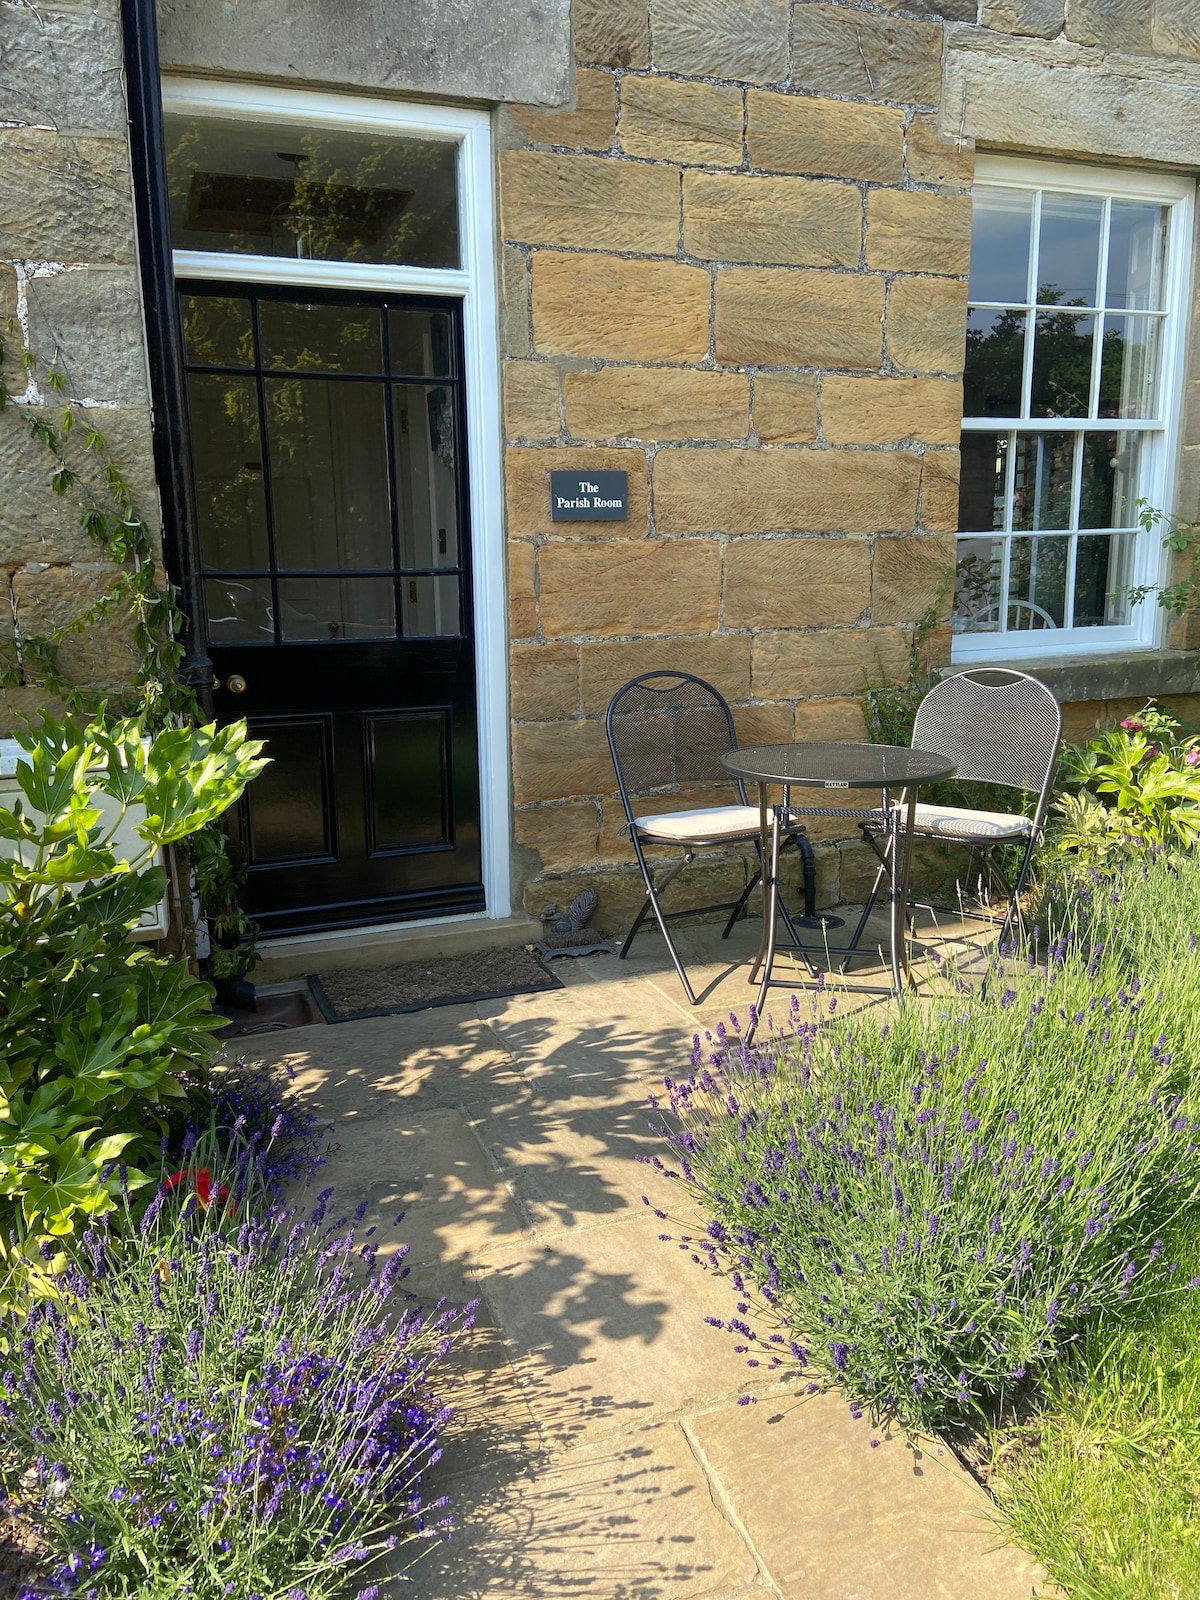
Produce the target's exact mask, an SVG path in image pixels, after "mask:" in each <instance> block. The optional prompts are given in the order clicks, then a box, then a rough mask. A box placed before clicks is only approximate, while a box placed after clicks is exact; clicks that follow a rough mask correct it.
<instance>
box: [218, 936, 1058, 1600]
mask: <svg viewBox="0 0 1200 1600" xmlns="http://www.w3.org/2000/svg"><path fill="white" fill-rule="evenodd" d="M679 931H680V943H681V946H682V948H683V949H684V951H685V959H687V960H688V962H689V967H690V968H691V969H692V970H693V971H694V974H695V975H696V976H697V979H698V981H702V982H703V984H704V985H705V993H704V999H703V1003H702V1004H701V1005H700V1006H699V1007H696V1008H692V1007H691V1006H689V1005H688V1004H687V1001H686V998H685V996H684V994H683V991H682V988H681V987H680V985H679V982H678V979H677V977H676V975H675V973H674V971H673V969H672V968H671V966H670V964H669V961H668V959H667V957H666V952H665V950H664V948H663V945H662V941H661V939H659V938H657V937H656V936H655V935H647V936H646V937H645V939H644V940H640V941H639V944H638V946H637V948H636V954H635V956H634V958H633V959H631V960H630V961H628V962H619V961H617V960H616V958H615V957H612V956H596V957H589V958H586V959H580V960H577V961H570V960H567V961H562V962H559V963H556V969H557V970H558V971H559V973H560V975H561V976H562V978H563V981H564V984H565V985H566V986H565V988H563V989H561V990H555V991H551V992H549V993H543V994H538V995H526V996H517V997H514V998H513V999H510V1000H506V1001H487V1002H479V1003H476V1004H474V1005H469V1006H452V1007H444V1008H439V1009H437V1010H433V1011H429V1012H424V1013H418V1014H410V1015H405V1016H399V1017H392V1018H374V1019H367V1020H364V1021H361V1022H352V1023H342V1024H338V1025H336V1026H330V1027H323V1028H322V1027H311V1028H306V1029H298V1030H295V1031H294V1032H291V1033H285V1034H280V1035H276V1036H262V1037H260V1038H258V1039H254V1040H252V1041H247V1042H246V1043H247V1045H248V1046H250V1045H252V1046H253V1049H254V1053H256V1054H257V1055H259V1056H261V1057H263V1058H265V1059H275V1060H286V1061H287V1062H288V1063H289V1065H291V1066H292V1068H293V1070H295V1071H296V1073H297V1090H298V1092H301V1093H303V1094H304V1095H305V1096H306V1097H308V1098H309V1099H310V1101H311V1103H312V1104H313V1105H314V1106H315V1107H316V1108H317V1109H318V1110H319V1112H320V1114H321V1115H323V1116H324V1117H326V1118H328V1119H329V1120H330V1121H331V1123H332V1129H331V1140H332V1142H333V1144H334V1148H333V1149H332V1151H331V1154H330V1158H329V1160H328V1162H327V1166H326V1169H325V1171H324V1172H323V1173H322V1174H321V1176H320V1178H319V1179H318V1183H319V1184H324V1183H327V1182H328V1183H333V1184H335V1185H336V1188H337V1191H338V1195H339V1200H340V1202H341V1205H342V1206H349V1205H353V1204H354V1203H355V1202H356V1201H359V1200H366V1201H367V1205H368V1211H367V1216H366V1219H365V1222H364V1226H369V1225H374V1226H375V1227H376V1228H377V1230H378V1232H377V1234H376V1236H375V1237H376V1242H378V1243H379V1244H380V1246H381V1249H382V1250H383V1251H385V1252H386V1251H390V1250H393V1249H395V1248H396V1246H397V1243H398V1242H399V1241H400V1240H404V1241H405V1242H407V1243H409V1244H410V1245H411V1246H412V1249H411V1254H410V1257H409V1260H410V1263H411V1264H412V1269H413V1270H412V1273H411V1276H410V1279H409V1280H408V1281H409V1285H410V1287H411V1288H412V1290H413V1292H414V1293H415V1294H417V1296H418V1297H419V1298H420V1299H421V1301H422V1303H427V1302H429V1301H432V1300H434V1299H436V1298H437V1297H438V1296H439V1295H445V1296H447V1297H448V1298H449V1299H451V1300H452V1301H457V1302H461V1301H463V1300H465V1299H469V1298H472V1297H474V1296H476V1295H479V1296H481V1297H482V1300H483V1304H482V1305H481V1307H480V1311H479V1315H478V1327H477V1329H476V1330H475V1331H474V1332H473V1333H472V1334H471V1335H470V1336H469V1338H467V1339H466V1340H464V1341H463V1343H462V1345H461V1348H460V1349H459V1350H458V1351H457V1352H456V1353H455V1354H454V1355H453V1356H452V1357H451V1360H450V1362H449V1364H448V1366H447V1368H446V1369H445V1383H446V1388H447V1397H448V1398H449V1399H450V1400H451V1402H452V1403H453V1404H454V1405H455V1406H456V1408H457V1412H458V1415H457V1416H456V1418H455V1420H454V1422H453V1423H452V1424H451V1426H450V1428H449V1430H448V1432H447V1435H446V1452H445V1456H444V1458H443V1461H442V1462H441V1463H440V1464H439V1466H438V1467H437V1469H435V1472H434V1473H433V1474H432V1476H431V1481H430V1485H429V1487H430V1488H431V1489H432V1490H433V1492H445V1493H447V1494H449V1495H450V1497H451V1500H452V1503H453V1507H454V1511H455V1515H456V1518H457V1521H458V1525H459V1532H458V1533H457V1534H456V1536H455V1538H454V1539H453V1540H452V1541H451V1543H450V1544H449V1545H448V1546H446V1547H444V1548H442V1549H440V1550H438V1551H436V1552H434V1553H433V1554H432V1555H430V1556H429V1557H428V1558H426V1559H425V1560H423V1561H422V1562H421V1563H420V1564H419V1565H418V1566H417V1567H416V1568H415V1569H414V1571H413V1573H412V1575H411V1578H410V1579H406V1580H404V1581H401V1582H398V1583H396V1584H394V1585H389V1586H387V1588H386V1589H385V1593H387V1595H388V1600H400V1597H401V1596H405V1595H406V1596H409V1597H411V1600H475V1597H479V1600H483V1597H488V1600H490V1597H492V1596H495V1595H499V1594H506V1595H519V1596H530V1597H535V1600H569V1597H573V1596H582V1597H585V1600H590V1597H595V1600H883V1597H885V1596H886V1597H887V1600H1027V1597H1028V1595H1029V1593H1030V1587H1031V1584H1032V1582H1033V1581H1034V1577H1035V1575H1036V1574H1035V1569H1034V1567H1033V1564H1032V1563H1031V1562H1030V1560H1029V1559H1028V1557H1026V1556H1025V1555H1024V1554H1023V1553H1022V1552H1020V1551H1017V1550H1013V1549H1011V1548H1007V1547H1001V1546H999V1545H998V1543H997V1536H996V1534H995V1533H994V1531H993V1530H992V1529H991V1528H990V1527H989V1526H988V1524H987V1523H986V1521H985V1520H984V1519H983V1517H982V1516H981V1515H979V1513H981V1512H985V1511H986V1507H987V1501H986V1497H984V1496H983V1494H982V1491H981V1490H979V1488H978V1487H977V1485H975V1483H974V1482H973V1481H972V1480H971V1479H969V1478H968V1477H966V1475H965V1474H964V1473H962V1472H961V1471H960V1470H959V1469H958V1468H957V1466H956V1465H955V1463H954V1462H953V1458H952V1457H950V1456H949V1453H948V1452H947V1453H946V1455H945V1457H944V1458H941V1457H937V1456H936V1448H937V1447H936V1446H935V1447H933V1449H934V1452H935V1453H934V1454H933V1455H932V1456H929V1457H927V1458H926V1460H924V1461H914V1458H913V1457H912V1455H911V1453H909V1452H908V1450H907V1447H906V1446H905V1445H904V1443H903V1442H902V1441H899V1440H895V1441H888V1442H886V1443H884V1444H882V1445H881V1446H880V1448H878V1449H876V1450H871V1449H870V1447H869V1438H870V1437H871V1435H870V1434H869V1432H868V1429H869V1424H868V1423H866V1422H855V1421H853V1420H852V1419H851V1417H850V1414H849V1411H848V1410H847V1408H846V1407H845V1405H844V1404H843V1403H842V1402H841V1401H839V1400H838V1399H837V1398H836V1397H835V1396H826V1397H814V1398H813V1399H810V1400H807V1401H804V1402H802V1403H801V1402H800V1401H798V1399H797V1396H796V1394H795V1392H794V1390H788V1391H786V1392H783V1391H781V1390H779V1388H778V1386H777V1385H774V1384H773V1383H771V1382H769V1381H768V1379H767V1378H766V1376H765V1375H759V1374H756V1373H755V1374H752V1373H751V1372H749V1371H748V1369H747V1368H746V1367H745V1365H744V1364H743V1361H742V1359H741V1358H739V1357H738V1356H737V1355H736V1354H735V1353H734V1352H733V1349H732V1346H731V1345H730V1344H729V1342H728V1340H727V1339H725V1338H724V1337H723V1336H722V1335H720V1334H718V1333H714V1331H713V1330H712V1329H710V1328H708V1327H706V1326H705V1325H704V1320H703V1319H704V1317H705V1316H706V1315H710V1314H711V1315H717V1316H723V1315H725V1314H726V1313H727V1311H728V1304H727V1302H728V1299H729V1293H728V1291H727V1290H726V1287H725V1286H724V1285H723V1283H722V1282H721V1281H720V1280H719V1279H718V1278H716V1277H715V1276H713V1275H711V1274H709V1273H707V1272H706V1271H704V1270H701V1269H700V1268H699V1267H697V1266H696V1265H694V1264H693V1262H692V1261H691V1259H690V1252H689V1251H688V1250H686V1249H685V1250H682V1251H681V1250H680V1249H679V1248H678V1244H677V1240H675V1239H671V1240H662V1239H660V1238H659V1237H658V1236H659V1234H660V1233H668V1234H674V1235H677V1234H678V1233H679V1227H678V1224H677V1223H675V1222H662V1221H660V1220H658V1219H656V1218H655V1217H654V1216H653V1215H652V1213H651V1212H650V1211H649V1210H647V1208H646V1207H645V1206H643V1204H642V1200H641V1197H642V1195H643V1194H648V1195H650V1196H651V1197H652V1199H653V1201H654V1203H655V1205H657V1206H659V1207H660V1208H661V1209H662V1210H665V1211H668V1212H670V1213H671V1214H672V1215H673V1216H678V1215H680V1214H682V1215H684V1216H685V1217H686V1216H688V1215H689V1214H690V1213H691V1206H690V1204H689V1203H688V1200H687V1197H686V1195H685V1193H684V1192H682V1191H676V1190H675V1189H674V1187H673V1186H672V1185H669V1184H667V1183H666V1182H665V1181H664V1180H663V1179H661V1178H659V1177H657V1176H656V1175H655V1174H654V1173H653V1171H652V1170H651V1169H648V1168H647V1167H646V1166H645V1165H644V1164H641V1163H639V1162H638V1161H637V1159H636V1158H637V1156H638V1155H639V1153H643V1152H649V1151H652V1150H656V1149H657V1144H656V1140H655V1136H654V1135H653V1134H652V1133H651V1131H650V1129H649V1128H648V1127H647V1123H648V1122H649V1120H650V1113H649V1110H648V1107H647V1106H646V1104H645V1096H646V1095H647V1093H648V1092H649V1091H651V1090H652V1089H654V1088H656V1087H658V1086H659V1085H660V1083H661V1079H662V1077H663V1076H664V1075H666V1074H672V1075H678V1074H680V1073H681V1072H682V1071H683V1070H685V1069H686V1066H687V1062H688V1058H689V1056H690V1051H691V1041H692V1037H693V1034H694V1033H696V1032H700V1033H701V1034H703V1032H704V1030H705V1029H706V1028H715V1026H716V1024H717V1022H718V1021H720V1020H722V1019H723V1018H725V1017H727V1015H728V1013H729V1011H730V1010H735V1011H737V1012H739V1014H741V1015H743V1016H744V1015H745V1014H746V1012H747V1008H748V1003H749V1000H750V999H751V998H752V996H753V990H752V989H751V988H750V986H749V985H748V983H747V981H746V974H747V968H746V964H745V963H746V961H747V959H748V957H749V955H750V954H751V953H752V952H753V949H754V948H755V946H756V944H757V926H756V925H755V924H754V923H752V922H747V923H743V924H740V925H739V926H738V927H737V928H736V929H735V930H734V933H733V936H732V937H731V939H730V940H729V941H728V943H727V944H723V943H722V942H721V940H720V938H719V930H718V929H715V928H712V927H704V926H699V927H691V928H689V927H683V928H681V929H680V930H679ZM739 963H740V964H739ZM771 998H772V1009H773V1010H774V1011H775V1012H776V1014H778V1015H784V1014H786V1012H787V1009H788V1000H789V997H788V994H787V992H786V991H783V990H780V991H775V992H773V994H772V997H771ZM815 1003H816V1004H817V1005H818V1006H820V1007H827V1005H828V1003H829V1002H828V997H827V996H822V997H818V999H817V1001H816V1002H815ZM877 1003H878V1002H876V1001H863V1000H852V999H850V998H849V997H846V998H845V999H839V1004H843V1005H851V1004H854V1005H858V1004H877ZM812 1004H813V1001H812V999H811V997H809V996H807V995H806V996H805V997H804V998H803V999H802V1001H801V1005H802V1007H803V1008H804V1014H806V1015H807V1014H808V1008H809V1007H810V1006H811V1005H812ZM401 1210H403V1211H404V1212H405V1213H406V1215H405V1216H404V1219H403V1221H401V1222H399V1223H397V1222H396V1217H397V1215H398V1213H399V1212H400V1211H401ZM746 1395H750V1396H752V1397H753V1398H754V1400H755V1402H756V1403H754V1404H748V1405H739V1404H738V1400H739V1397H742V1396H746ZM914 1465H916V1466H917V1467H919V1469H920V1470H919V1472H917V1471H914V1470H913V1467H914Z"/></svg>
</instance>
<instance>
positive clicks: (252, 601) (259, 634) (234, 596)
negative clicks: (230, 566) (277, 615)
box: [204, 578, 275, 644]
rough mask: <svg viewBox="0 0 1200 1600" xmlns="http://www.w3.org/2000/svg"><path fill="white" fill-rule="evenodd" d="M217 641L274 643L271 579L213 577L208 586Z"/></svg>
mask: <svg viewBox="0 0 1200 1600" xmlns="http://www.w3.org/2000/svg"><path fill="white" fill-rule="evenodd" d="M204 604H205V608H206V610H207V611H208V637H209V638H210V639H211V640H212V642H213V644H273V643H274V642H275V627H274V623H273V621H272V616H271V580H270V578H209V579H208V580H207V581H206V583H205V585H204Z"/></svg>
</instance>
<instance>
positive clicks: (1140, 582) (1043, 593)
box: [954, 156, 1194, 660]
mask: <svg viewBox="0 0 1200 1600" xmlns="http://www.w3.org/2000/svg"><path fill="white" fill-rule="evenodd" d="M1193 192H1194V185H1193V183H1192V182H1191V181H1190V180H1188V179H1185V178H1180V177H1176V176H1173V175H1170V174H1159V173H1144V172H1127V171H1122V170H1119V169H1100V168H1092V167H1074V166H1067V165H1061V164H1054V163H1049V162H1035V161H1013V160H1006V159H1001V158H999V157H989V156H981V157H980V158H979V161H978V163H977V167H976V185H975V191H974V221H973V226H972V238H971V275H970V282H969V289H968V293H969V302H970V309H969V312H968V324H967V353H966V362H965V371H964V382H963V412H964V416H963V435H962V477H961V488H960V495H959V521H958V527H959V538H958V561H957V569H956V575H955V594H954V634H955V638H954V657H955V659H956V660H980V659H983V660H986V659H988V658H992V659H995V658H998V657H1008V658H1011V657H1013V656H1016V655H1019V654H1022V653H1026V654H1037V655H1045V654H1048V653H1050V652H1053V651H1055V650H1062V651H1071V652H1077V651H1079V650H1083V649H1105V648H1113V647H1114V646H1122V645H1129V646H1137V645H1143V646H1149V645H1152V644H1154V643H1155V642H1156V637H1157V631H1158V625H1159V618H1160V615H1161V612H1160V608H1159V607H1158V606H1157V604H1156V602H1155V598H1154V595H1153V594H1151V595H1149V596H1148V597H1147V598H1144V599H1142V600H1141V601H1140V602H1136V603H1135V593H1134V592H1135V591H1136V590H1137V589H1138V588H1139V587H1144V586H1146V585H1156V584H1159V583H1161V582H1162V581H1163V578H1164V571H1163V551H1162V534H1161V532H1151V533H1149V534H1147V533H1145V532H1144V531H1142V530H1141V529H1140V528H1139V526H1138V513H1139V509H1140V506H1141V505H1142V504H1146V503H1148V504H1149V505H1152V506H1154V507H1157V508H1163V509H1169V505H1170V493H1171V476H1172V473H1171V465H1172V461H1173V457H1174V452H1175V448H1176V443H1175V433H1176V424H1177V420H1178V411H1179V388H1180V381H1179V371H1180V366H1181V351H1180V345H1181V340H1182V332H1183V329H1182V323H1183V315H1182V308H1183V304H1184V297H1185V295H1186V290H1187V280H1188V271H1187V268H1188V249H1189V244H1190V238H1191V228H1192V222H1191V215H1192V203H1191V202H1192V194H1193Z"/></svg>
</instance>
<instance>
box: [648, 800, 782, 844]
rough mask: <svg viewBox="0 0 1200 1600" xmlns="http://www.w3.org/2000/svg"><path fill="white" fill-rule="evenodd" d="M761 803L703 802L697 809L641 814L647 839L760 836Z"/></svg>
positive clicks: (751, 837)
mask: <svg viewBox="0 0 1200 1600" xmlns="http://www.w3.org/2000/svg"><path fill="white" fill-rule="evenodd" d="M758 821H759V819H758V807H757V806H702V807H701V808H700V809H699V810H696V811H664V812H662V813H661V814H660V815H659V816H656V817H639V818H638V820H637V830H638V832H639V833H640V834H641V836H642V838H643V839H669V840H671V841H673V842H678V843H680V844H686V843H687V842H688V841H689V840H692V841H697V840H701V839H756V838H757V837H758V832H759V826H758Z"/></svg>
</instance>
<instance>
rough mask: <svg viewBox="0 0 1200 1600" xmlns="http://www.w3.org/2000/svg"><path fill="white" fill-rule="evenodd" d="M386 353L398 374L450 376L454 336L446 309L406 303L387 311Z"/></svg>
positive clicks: (451, 373) (428, 376)
mask: <svg viewBox="0 0 1200 1600" xmlns="http://www.w3.org/2000/svg"><path fill="white" fill-rule="evenodd" d="M388 357H389V362H390V370H391V371H392V372H393V373H394V374H395V375H396V376H397V377H407V378H452V377H453V376H454V339H453V329H452V326H451V322H450V318H449V316H448V315H447V313H446V312H444V311H421V310H417V309H413V308H409V307H405V308H404V309H402V310H392V311H389V312H388Z"/></svg>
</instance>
